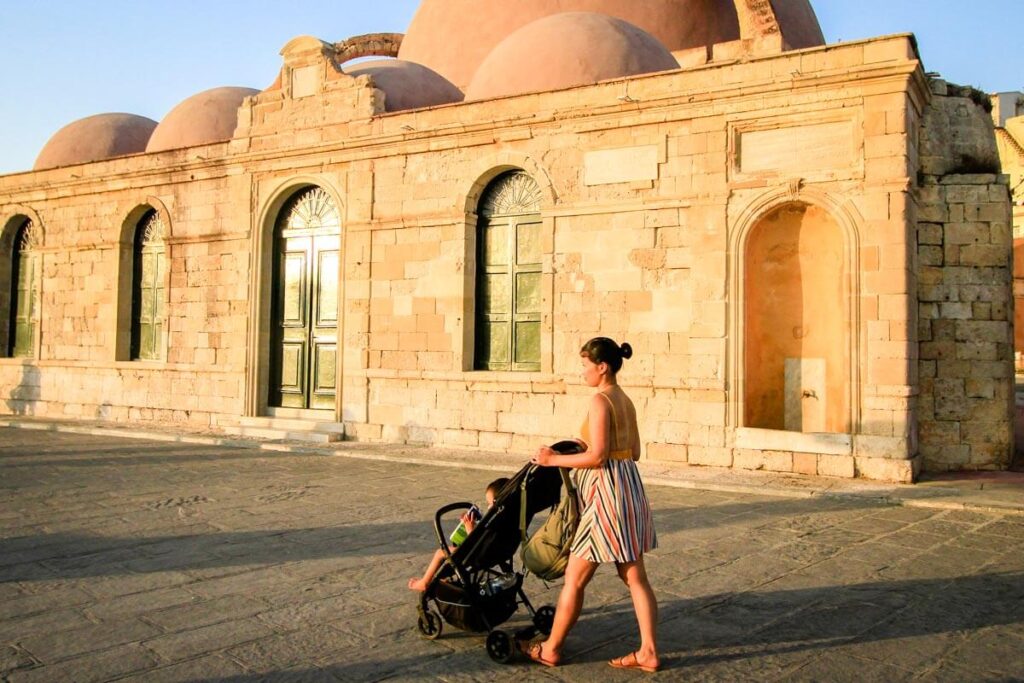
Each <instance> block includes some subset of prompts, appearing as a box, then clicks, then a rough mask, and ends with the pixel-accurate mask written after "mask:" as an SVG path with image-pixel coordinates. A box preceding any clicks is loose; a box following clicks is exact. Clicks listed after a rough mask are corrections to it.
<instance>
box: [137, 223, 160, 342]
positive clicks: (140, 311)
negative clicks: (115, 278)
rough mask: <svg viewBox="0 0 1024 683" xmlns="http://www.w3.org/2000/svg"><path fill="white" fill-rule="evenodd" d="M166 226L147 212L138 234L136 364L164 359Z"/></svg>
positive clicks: (138, 228) (139, 226)
mask: <svg viewBox="0 0 1024 683" xmlns="http://www.w3.org/2000/svg"><path fill="white" fill-rule="evenodd" d="M165 253H166V249H165V246H164V222H163V221H162V220H161V219H160V214H158V213H157V212H156V211H155V210H152V209H151V210H150V211H147V212H146V214H145V215H143V217H142V220H140V221H139V225H138V227H137V228H136V230H135V246H134V251H133V259H132V339H131V358H132V360H160V359H161V358H162V357H163V330H164V273H165V269H166V265H165V262H166V259H165Z"/></svg>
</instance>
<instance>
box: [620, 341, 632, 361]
mask: <svg viewBox="0 0 1024 683" xmlns="http://www.w3.org/2000/svg"><path fill="white" fill-rule="evenodd" d="M619 352H620V353H621V354H622V357H623V358H625V359H626V360H629V359H630V358H632V357H633V347H632V346H630V345H629V342H622V344H621V345H620V346H619Z"/></svg>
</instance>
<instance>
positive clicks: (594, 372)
mask: <svg viewBox="0 0 1024 683" xmlns="http://www.w3.org/2000/svg"><path fill="white" fill-rule="evenodd" d="M580 360H581V361H582V362H583V372H582V373H580V374H581V376H582V377H583V381H584V382H586V383H587V386H588V387H596V386H599V385H600V384H601V378H602V377H604V375H605V374H606V373H607V372H608V364H607V363H595V362H594V361H592V360H590V359H589V358H587V357H586V356H580Z"/></svg>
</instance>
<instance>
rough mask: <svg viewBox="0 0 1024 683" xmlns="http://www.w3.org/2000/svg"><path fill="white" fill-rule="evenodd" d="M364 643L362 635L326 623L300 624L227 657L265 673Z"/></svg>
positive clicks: (234, 650)
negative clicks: (292, 629)
mask: <svg viewBox="0 0 1024 683" xmlns="http://www.w3.org/2000/svg"><path fill="white" fill-rule="evenodd" d="M296 626H300V625H298V624H296ZM364 641H365V636H362V635H358V636H357V635H353V634H350V633H346V632H345V631H343V630H340V629H338V628H335V627H334V626H330V625H327V624H317V625H301V628H300V629H299V630H296V631H292V632H291V633H283V634H275V635H272V636H268V637H266V638H260V639H259V640H256V641H253V642H250V643H246V644H244V645H239V646H238V647H233V648H231V649H229V650H228V651H227V654H228V655H229V656H230V657H231V658H232V659H234V660H235V661H237V662H239V663H241V664H242V665H244V666H245V668H246V669H249V670H251V671H255V672H259V673H266V672H273V671H277V670H282V669H291V668H295V667H300V666H302V665H303V664H308V663H310V662H319V661H327V660H331V659H332V658H333V657H334V656H335V655H336V654H337V653H338V652H342V651H351V650H352V649H354V648H357V647H360V646H361V645H362V644H363V642H364Z"/></svg>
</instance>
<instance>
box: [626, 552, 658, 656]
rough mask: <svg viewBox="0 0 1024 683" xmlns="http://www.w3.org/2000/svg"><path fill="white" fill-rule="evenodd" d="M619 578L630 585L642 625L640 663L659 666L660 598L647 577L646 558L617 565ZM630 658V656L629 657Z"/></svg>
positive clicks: (638, 618)
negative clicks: (655, 595)
mask: <svg viewBox="0 0 1024 683" xmlns="http://www.w3.org/2000/svg"><path fill="white" fill-rule="evenodd" d="M616 569H617V570H618V572H619V578H621V579H622V580H623V582H624V583H625V584H626V586H628V587H629V594H630V596H631V597H632V598H633V610H634V611H635V612H636V621H637V624H638V625H639V626H640V649H639V650H637V652H636V660H637V663H638V664H641V665H643V666H653V667H657V666H659V665H660V663H661V662H660V660H659V659H658V600H657V598H655V597H654V589H652V588H651V582H650V581H649V580H648V578H647V569H646V568H645V567H644V558H643V557H641V558H640V559H638V560H637V561H636V562H622V563H620V564H618V565H616ZM627 659H628V657H627Z"/></svg>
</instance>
